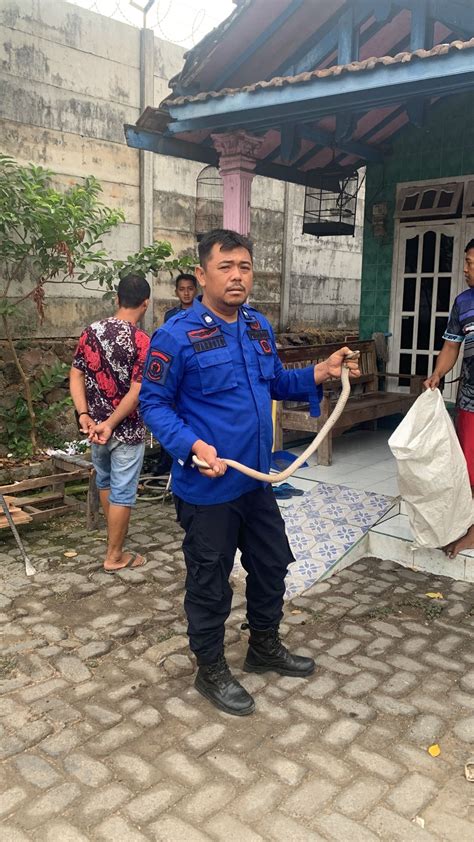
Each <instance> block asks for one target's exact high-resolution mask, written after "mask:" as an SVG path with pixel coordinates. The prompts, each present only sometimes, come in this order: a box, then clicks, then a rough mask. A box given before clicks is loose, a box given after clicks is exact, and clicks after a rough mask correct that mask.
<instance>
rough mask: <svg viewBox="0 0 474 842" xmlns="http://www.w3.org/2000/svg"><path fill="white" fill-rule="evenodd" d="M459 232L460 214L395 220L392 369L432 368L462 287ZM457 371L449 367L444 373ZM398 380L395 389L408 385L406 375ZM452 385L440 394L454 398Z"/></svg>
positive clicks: (424, 370) (410, 371)
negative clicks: (449, 219) (450, 218)
mask: <svg viewBox="0 0 474 842" xmlns="http://www.w3.org/2000/svg"><path fill="white" fill-rule="evenodd" d="M473 227H474V226H473ZM461 237H462V223H461V220H455V221H453V222H443V223H441V222H440V223H438V222H418V223H413V224H410V223H402V224H401V225H400V227H399V242H398V254H397V261H396V279H397V280H396V290H395V298H394V309H393V312H392V332H393V354H392V355H391V363H390V369H391V370H392V371H397V372H400V373H402V374H421V375H423V376H424V377H428V375H429V374H431V372H432V371H433V369H434V366H435V363H436V357H437V355H438V353H439V351H440V350H441V347H442V345H443V333H444V331H445V329H446V324H447V320H448V316H449V311H450V309H451V306H452V304H453V302H454V299H455V297H456V295H458V293H459V292H461V290H462V289H463V273H462V262H461V263H460V260H461V256H462V248H463V244H462V242H461ZM456 376H457V373H455V371H454V370H453V372H452V373H451V374H450V375H448V376H447V378H446V379H447V380H451V379H453V378H454V377H456ZM398 385H399V389H400V391H404V392H406V391H408V390H409V385H410V384H409V380H407V379H404V378H400V380H399V384H398ZM456 391H457V384H451V385H450V384H446V385H445V387H444V391H443V397H444V399H445V400H455V398H456Z"/></svg>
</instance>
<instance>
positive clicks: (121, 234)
mask: <svg viewBox="0 0 474 842" xmlns="http://www.w3.org/2000/svg"><path fill="white" fill-rule="evenodd" d="M183 52H184V51H183V50H182V49H181V48H180V47H178V46H176V45H173V44H170V43H168V42H165V41H162V40H160V39H158V38H156V39H155V50H154V104H158V103H159V102H160V101H161V100H162V99H163V98H164V97H165V96H166V95H167V94H168V92H169V89H168V79H169V78H171V77H172V76H173V75H175V74H176V73H177V72H178V71H179V69H180V68H181V66H182V61H183ZM0 83H1V86H2V94H3V95H2V98H1V100H0V149H1V151H2V152H4V153H6V154H9V155H11V156H12V157H14V158H16V159H17V160H18V161H19V162H21V163H25V162H28V161H33V162H34V163H37V164H41V165H43V166H45V167H48V168H50V169H52V170H54V171H55V172H56V173H58V183H59V184H60V185H68V184H71V183H74V182H76V181H77V180H78V179H80V178H82V177H84V176H86V175H88V174H93V175H95V176H96V177H97V178H98V179H99V180H100V181H101V183H102V186H103V201H104V202H105V204H108V205H110V206H112V207H121V208H123V210H124V211H125V215H126V223H125V224H123V225H121V226H119V227H118V228H117V229H116V230H115V231H114V232H112V233H111V234H110V235H109V237H108V238H107V240H106V246H107V247H108V248H109V250H110V252H111V253H112V254H113V255H114V256H116V257H126V256H127V254H129V253H130V252H133V251H136V250H137V249H138V248H139V247H140V201H139V199H140V175H139V155H138V151H137V150H134V149H130V148H129V147H127V145H126V143H125V138H124V133H123V124H124V123H126V122H128V123H134V122H136V120H137V118H138V116H139V114H140V32H139V30H138V29H136V28H135V27H132V26H129V25H127V24H124V23H121V22H118V21H114V20H112V19H110V18H108V17H104V16H102V15H99V14H96V13H95V12H90V11H88V10H86V9H82V8H80V7H78V6H75V5H74V4H73V3H69V2H65V0H0ZM153 169H154V176H153V234H154V237H155V238H156V239H167V240H170V242H171V243H172V245H173V248H174V249H175V252H176V253H177V254H182V253H187V254H191V253H195V251H196V244H195V236H194V225H195V211H196V181H197V177H198V175H199V172H200V171H201V170H202V169H203V165H202V164H199V163H194V162H187V161H183V160H179V159H176V158H168V157H164V156H161V155H155V156H154V163H153ZM360 207H361V206H360ZM303 208H304V190H303V189H302V188H298V194H297V211H296V213H295V216H294V220H293V241H292V244H291V291H290V322H291V323H294V324H298V325H301V326H305V325H314V326H318V327H328V328H335V327H343V328H347V329H353V328H354V327H355V326H356V322H357V314H358V309H359V287H360V280H359V279H360V259H361V250H362V247H361V216H360V213H359V223H358V230H357V236H356V237H355V238H354V239H352V238H329V239H322V240H317V239H316V238H314V237H311V236H308V235H302V234H301V227H302V219H303ZM360 212H361V211H360ZM283 223H284V185H283V183H282V182H277V181H272V180H270V179H264V178H261V177H257V178H256V179H255V180H254V183H253V188H252V214H251V225H252V230H251V236H252V238H253V240H254V242H255V274H256V280H255V289H254V294H253V301H254V303H255V305H256V306H258V307H260V308H261V309H262V310H263V311H264V312H265V314H266V315H268V316H269V317H270V318H271V320H272V322H273V323H274V325H275V326H276V325H277V324H278V320H279V310H280V288H281V272H282V248H283ZM58 289H59V292H58ZM47 293H48V296H49V297H48V306H47V311H46V319H45V321H44V324H43V326H41V327H40V326H39V325H37V322H36V319H35V317H34V313H33V311H32V308H31V310H29V308H28V306H27V307H25V312H24V315H23V318H22V319H21V320H20V322H19V323H18V326H17V333H18V335H26V334H28V336H34V335H36V336H38V337H39V336H43V337H62V336H76V335H78V333H79V332H80V331H81V329H82V327H83V326H84V324H85V323H87V322H89V321H91V320H93V319H94V318H97V317H99V316H101V315H103V314H104V313H106V312H109V310H110V306H109V305H105V304H104V302H103V301H102V298H101V293H97V294H94V293H93V292H92V291H91V290H90V289H89V290H84V289H82V288H80V287H77V286H75V285H71V284H65V285H62V286H61V287H60V288H58V286H57V285H55V286H54V288H51V289H50V290H47ZM172 303H174V298H173V282H172V280H171V278H170V277H169V276H168V275H167V274H162V276H161V277H159V278H158V279H156V280H155V282H154V311H153V316H154V323H155V324H156V325H157V324H159V323H160V321H161V318H162V315H163V312H164V310H166V309H167V308H168V307H169V306H171V304H172Z"/></svg>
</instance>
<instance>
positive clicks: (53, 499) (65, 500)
mask: <svg viewBox="0 0 474 842" xmlns="http://www.w3.org/2000/svg"><path fill="white" fill-rule="evenodd" d="M68 468H69V465H68ZM90 474H91V469H90V468H89V467H88V468H85V467H79V468H77V467H76V468H73V469H72V470H66V471H63V472H61V473H57V474H50V475H49V476H45V477H37V478H35V479H25V480H22V481H21V482H16V483H12V484H10V485H3V486H0V494H3V495H4V497H5V495H8V497H6V499H7V500H8V501H9V503H10V504H11V505H12V506H13V508H14V511H15V518H18V519H15V518H14V523H20V524H21V523H29V522H31V521H33V522H35V523H42V522H43V521H47V520H51V519H52V518H56V517H59V516H60V515H63V514H66V513H68V512H72V511H77V510H79V511H84V510H85V509H86V504H85V503H82V502H80V501H78V500H76V498H75V497H69V496H68V495H67V493H66V485H67V484H68V483H73V482H75V483H77V482H81V481H82V482H83V481H84V480H87V481H89V479H90ZM42 489H45V490H44V491H42ZM32 491H33V492H37V491H39V493H34V494H31V492H32ZM25 492H30V493H29V494H28V493H25ZM3 521H5V526H8V523H7V521H6V517H5V515H3V516H2V521H1V523H3ZM3 528H5V527H4V526H3Z"/></svg>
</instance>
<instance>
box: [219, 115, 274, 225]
mask: <svg viewBox="0 0 474 842" xmlns="http://www.w3.org/2000/svg"><path fill="white" fill-rule="evenodd" d="M211 137H212V141H213V143H214V146H215V148H216V150H217V152H218V153H219V172H220V174H221V176H222V181H223V182H224V228H231V229H232V230H233V231H237V232H238V233H239V234H244V236H248V234H249V233H250V194H251V189H252V181H253V178H254V175H255V165H256V163H257V153H258V150H259V149H260V146H261V144H262V141H263V138H260V137H253V136H252V135H249V134H247V133H246V132H245V131H243V130H240V131H237V132H232V133H229V134H213V135H211Z"/></svg>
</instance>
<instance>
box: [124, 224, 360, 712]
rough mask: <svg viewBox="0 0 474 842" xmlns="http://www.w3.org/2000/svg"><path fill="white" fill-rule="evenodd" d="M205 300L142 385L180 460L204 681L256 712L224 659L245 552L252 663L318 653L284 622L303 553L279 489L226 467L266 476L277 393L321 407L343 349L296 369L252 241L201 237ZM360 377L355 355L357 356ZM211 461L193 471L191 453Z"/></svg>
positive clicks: (182, 316) (277, 665)
mask: <svg viewBox="0 0 474 842" xmlns="http://www.w3.org/2000/svg"><path fill="white" fill-rule="evenodd" d="M199 259H200V264H201V265H200V266H199V267H198V268H197V270H196V274H197V277H198V280H199V283H200V284H201V286H202V288H203V291H204V292H203V296H202V300H200V299H195V301H194V303H193V306H192V308H190V309H189V310H187V311H185V312H183V313H179V314H177V315H176V316H174V317H172V318H171V319H170V320H169V321H168V322H167V323H166V324H165V325H164V326H163V327H161V328H160V329H159V330H157V331H156V332H155V334H154V336H153V338H152V341H151V345H150V351H149V355H148V360H147V363H146V365H145V374H144V379H143V384H142V389H141V393H140V404H141V411H142V415H143V418H144V421H145V423H146V424H147V426H148V427H149V428H150V429H151V431H152V433H153V434H154V435H155V436H156V437H157V438H158V439H159V441H160V442H161V444H162V445H163V447H165V448H166V450H167V451H168V452H169V453H171V454H172V456H173V469H172V476H173V485H172V488H173V492H174V495H175V502H176V510H177V515H178V520H179V522H180V523H181V526H182V527H183V529H184V530H185V533H186V535H185V538H184V542H183V551H184V557H185V561H186V567H187V577H186V596H185V601H184V605H185V610H186V614H187V618H188V634H189V638H190V646H191V649H192V651H193V652H194V653H195V655H196V657H197V662H198V667H199V668H198V673H197V676H196V682H195V686H196V688H197V689H198V690H199V692H200V693H202V695H203V696H205V697H206V698H207V699H209V700H210V701H211V702H212V703H213V704H215V705H216V706H217V707H219V708H220V709H221V710H224V711H226V712H227V713H231V714H235V715H238V716H243V715H245V714H248V713H251V712H252V711H253V710H254V707H255V704H254V701H253V699H252V697H251V696H250V695H249V694H248V693H247V691H246V690H245V689H244V688H243V687H242V686H241V685H240V684H239V683H238V681H237V680H236V679H235V678H234V677H233V676H232V674H231V672H230V670H229V668H228V666H227V663H226V661H225V658H224V623H225V621H226V619H227V617H228V616H229V613H230V609H231V602H232V589H231V587H230V585H229V581H228V580H229V575H230V572H231V570H232V567H233V564H234V557H235V553H236V550H237V548H239V549H240V550H241V553H242V556H241V561H242V565H243V567H244V568H245V570H246V572H247V580H246V596H247V616H248V621H249V627H250V640H249V649H248V652H247V657H246V660H245V664H244V669H245V670H246V671H248V672H266V671H268V670H273V671H275V672H278V673H280V675H291V676H298V677H302V676H307V675H310V674H311V673H312V672H313V670H314V661H313V660H312V659H311V658H303V657H299V656H296V655H292V654H291V653H290V652H288V650H287V649H286V648H285V647H284V646H283V645H282V643H281V641H280V638H279V635H278V626H279V623H280V620H281V618H282V615H283V612H282V608H283V595H284V592H285V584H284V580H285V576H286V573H287V569H288V565H289V564H290V563H291V562H292V561H293V556H292V553H291V550H290V547H289V544H288V540H287V537H286V534H285V527H284V523H283V519H282V517H281V515H280V511H279V509H278V505H277V503H276V500H275V496H274V494H273V490H272V487H271V485H268V484H264V483H261V482H258V481H256V480H254V479H251V478H249V477H247V476H245V475H243V474H241V473H239V472H238V471H235V470H233V469H232V468H229V469H227V466H226V465H225V463H224V462H223V461H222V458H220V457H227V458H232V459H236V460H238V461H240V462H243V463H245V464H247V465H250V466H251V467H253V468H256V469H258V470H260V471H264V472H268V471H269V469H270V462H271V448H272V438H273V430H272V417H271V401H272V399H276V400H285V399H288V400H308V399H309V401H310V406H311V407H312V410H313V411H314V414H318V407H319V399H320V398H321V385H320V384H321V383H323V382H324V381H325V380H327V379H328V378H330V377H340V375H341V366H342V363H343V361H344V358H345V356H346V355H347V354H348V353H350V352H349V349H348V348H342V349H341V350H340V351H338V352H337V353H335V354H333V355H332V356H331V357H329V358H328V359H327V360H326V361H325V362H323V363H318V365H316V366H315V367H314V368H312V367H310V368H306V369H300V370H295V371H286V370H285V369H284V368H283V366H282V365H281V362H280V360H279V358H278V355H277V351H276V346H275V339H274V336H273V331H272V328H271V326H270V324H269V323H268V321H267V320H266V319H265V318H264V316H262V315H261V314H260V313H258V312H257V311H256V310H254V309H253V307H250V306H248V305H247V304H245V302H246V300H247V297H248V295H249V294H250V292H251V289H252V283H253V264H252V244H251V243H250V241H249V240H247V239H246V238H245V237H242V236H241V235H240V234H237V233H235V232H234V231H227V230H215V231H211V232H210V233H209V234H208V235H207V236H206V237H205V238H204V239H203V240H201V242H200V244H199ZM348 365H349V367H350V369H351V370H352V373H353V374H355V375H358V373H359V372H358V369H357V363H356V362H349V363H348ZM193 454H195V455H196V456H197V457H198V458H199V459H200V460H202V461H204V462H205V463H207V465H209V468H208V469H199V470H198V469H197V468H195V467H193V464H192V456H193Z"/></svg>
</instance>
